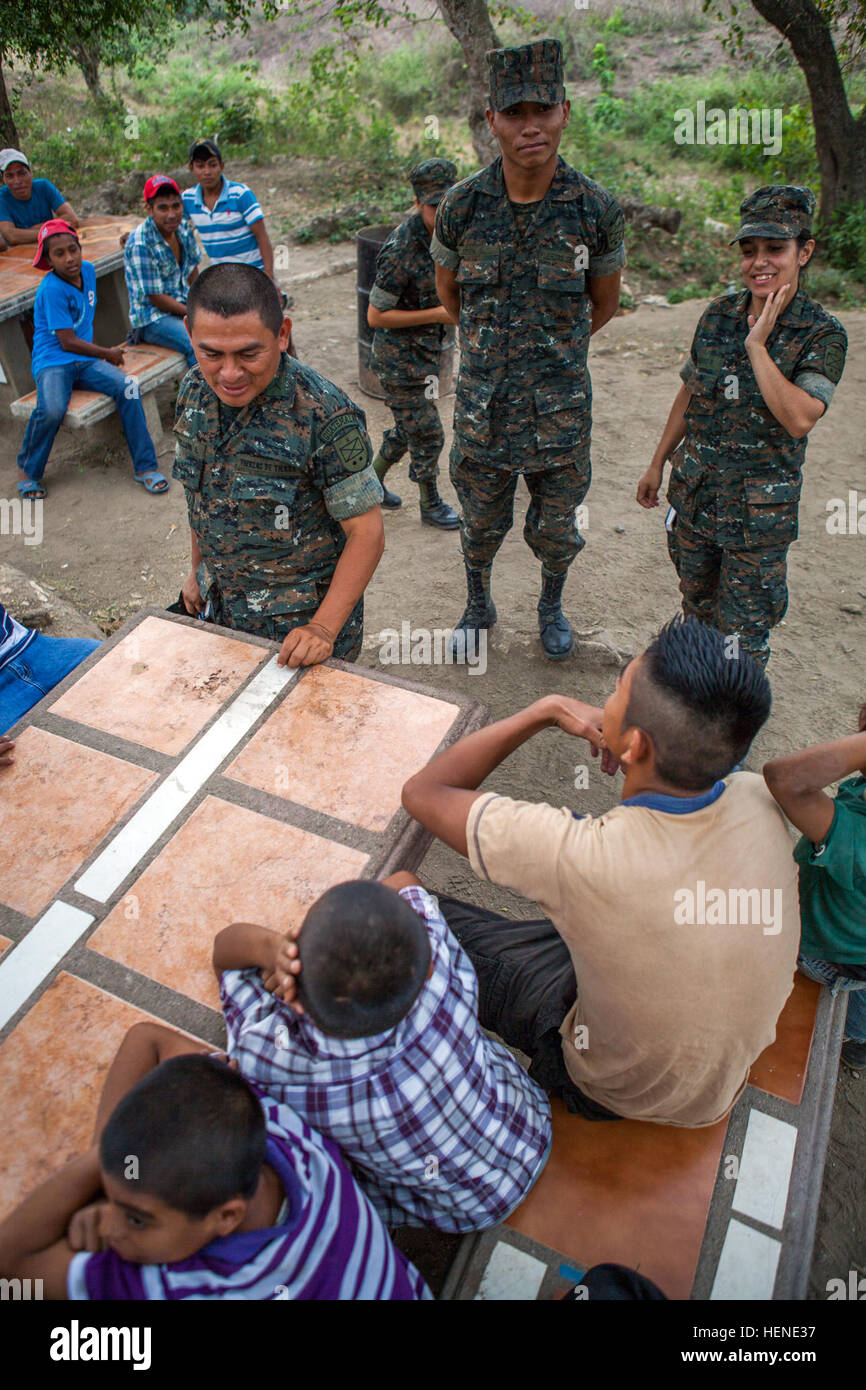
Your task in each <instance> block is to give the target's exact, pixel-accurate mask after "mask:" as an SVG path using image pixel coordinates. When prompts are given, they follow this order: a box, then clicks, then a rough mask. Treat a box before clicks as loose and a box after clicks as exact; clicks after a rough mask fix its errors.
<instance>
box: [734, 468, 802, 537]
mask: <svg viewBox="0 0 866 1390" xmlns="http://www.w3.org/2000/svg"><path fill="white" fill-rule="evenodd" d="M800 487H801V484H800V482H799V481H797V482H793V483H792V482H785V481H780V480H779V479H778V478H748V479H747V480H746V481H745V482H744V483H743V500H744V507H743V530H744V533H745V539H746V543H747V545H750V546H761V547H762V548H765V549H768V550H770V549H774V548H779V547H781V546H785V545H790V544H791V542H792V541H795V540H796V539H797V507H798V503H799V501H800Z"/></svg>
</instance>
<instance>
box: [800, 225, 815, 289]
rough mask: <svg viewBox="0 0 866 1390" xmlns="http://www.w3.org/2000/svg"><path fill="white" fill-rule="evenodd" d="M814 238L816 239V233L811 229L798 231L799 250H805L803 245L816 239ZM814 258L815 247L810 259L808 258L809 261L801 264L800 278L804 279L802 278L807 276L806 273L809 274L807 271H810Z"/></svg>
mask: <svg viewBox="0 0 866 1390" xmlns="http://www.w3.org/2000/svg"><path fill="white" fill-rule="evenodd" d="M814 239H815V233H814V232H810V231H805V232H798V233H797V250H798V251H802V250H803V247H804V246H805V245H806V243H807V242H808V241H814ZM814 259H815V248H814V247H813V248H812V254H811V256H810V257H809V259H808V261H807V262H806V264H805V265H801V266H800V276H799V278H800V280H802V279H803V278H804V277H805V276H806V274H807V272H808V270H809V266H810V265H811V264H812V261H813V260H814Z"/></svg>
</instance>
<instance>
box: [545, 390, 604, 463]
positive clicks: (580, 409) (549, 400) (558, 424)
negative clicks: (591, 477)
mask: <svg viewBox="0 0 866 1390" xmlns="http://www.w3.org/2000/svg"><path fill="white" fill-rule="evenodd" d="M533 395H534V399H535V442H536V445H537V447H538V448H539V449H563V450H564V449H569V450H572V451H575V450H578V449H579V448H581V446H582V445H584V444H586V443H588V442H589V434H590V426H591V422H590V414H589V402H588V401H587V397H586V392H584V391H581V390H580V389H579V388H577V387H574V386H570V387H566V388H565V389H557V388H556V387H553V386H540V387H539V388H538V390H536V391H535V392H533Z"/></svg>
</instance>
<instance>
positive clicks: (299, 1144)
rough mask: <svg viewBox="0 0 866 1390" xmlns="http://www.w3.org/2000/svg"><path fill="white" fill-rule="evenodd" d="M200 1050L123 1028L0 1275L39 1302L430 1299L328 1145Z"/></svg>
mask: <svg viewBox="0 0 866 1390" xmlns="http://www.w3.org/2000/svg"><path fill="white" fill-rule="evenodd" d="M208 1052H209V1049H207V1048H202V1047H201V1046H197V1045H196V1044H195V1043H194V1042H193V1041H192V1040H191V1039H190V1038H187V1037H184V1036H183V1035H182V1034H180V1033H175V1032H174V1031H173V1030H172V1029H170V1028H164V1027H162V1026H161V1025H159V1024H155V1023H138V1024H136V1025H135V1026H134V1027H133V1028H131V1029H130V1031H129V1032H128V1033H127V1035H126V1037H125V1038H124V1040H123V1042H122V1044H121V1046H120V1050H119V1051H118V1053H117V1056H116V1057H115V1059H114V1062H113V1063H112V1066H111V1070H110V1071H109V1073H108V1077H107V1078H106V1082H105V1087H104V1089H103V1092H102V1098H101V1100H100V1103H99V1109H98V1111H97V1116H96V1133H95V1135H94V1141H93V1145H92V1147H91V1148H90V1149H89V1150H88V1151H87V1152H86V1153H84V1154H82V1155H81V1156H80V1157H78V1158H74V1159H73V1160H72V1162H71V1163H67V1164H66V1166H65V1167H64V1168H62V1169H61V1170H60V1171H59V1172H57V1173H54V1174H53V1176H52V1177H50V1178H48V1180H47V1181H46V1182H44V1183H42V1185H41V1186H40V1187H38V1188H37V1189H36V1191H35V1192H33V1193H31V1195H30V1196H29V1197H27V1198H26V1199H25V1201H24V1202H22V1203H21V1205H20V1206H19V1207H18V1208H17V1209H16V1210H15V1211H13V1212H12V1214H11V1215H10V1216H8V1217H7V1218H6V1220H5V1221H4V1222H3V1223H2V1225H0V1276H2V1277H3V1278H4V1279H21V1278H24V1279H31V1278H36V1279H39V1280H41V1281H42V1286H43V1293H44V1296H45V1297H46V1298H48V1299H64V1298H67V1299H99V1300H102V1299H106V1300H116V1299H122V1300H126V1299H154V1300H180V1299H196V1300H202V1299H223V1298H226V1299H234V1300H238V1299H248V1300H253V1299H254V1300H259V1299H276V1300H294V1299H304V1300H313V1299H314V1300H320V1301H335V1300H341V1301H342V1300H354V1301H361V1300H364V1301H372V1300H379V1301H406V1302H408V1301H415V1300H428V1299H430V1297H431V1294H430V1291H429V1289H428V1288H427V1286H426V1285H425V1283H424V1281H423V1279H422V1278H421V1276H420V1275H419V1273H418V1271H417V1270H416V1269H414V1267H413V1266H412V1265H411V1264H410V1263H409V1262H408V1260H407V1259H406V1258H405V1256H403V1255H402V1254H400V1253H399V1251H397V1250H396V1249H395V1248H394V1246H393V1245H392V1244H391V1240H390V1238H389V1236H388V1232H387V1231H386V1230H385V1227H384V1225H383V1224H382V1222H381V1220H380V1219H379V1217H378V1216H377V1215H376V1213H375V1211H374V1210H373V1208H372V1207H371V1205H370V1203H369V1202H368V1200H367V1198H366V1197H365V1196H364V1195H363V1193H362V1192H361V1191H360V1189H359V1188H358V1186H357V1185H356V1183H355V1181H354V1179H353V1177H352V1174H351V1173H350V1171H349V1168H348V1167H347V1165H346V1163H345V1160H344V1159H343V1158H342V1157H341V1155H340V1152H339V1150H338V1149H337V1146H336V1145H335V1144H332V1143H330V1142H329V1140H327V1139H323V1138H322V1137H321V1135H319V1134H317V1133H316V1131H315V1130H314V1129H311V1128H310V1127H309V1125H307V1124H305V1123H304V1121H303V1120H302V1119H301V1118H300V1116H298V1115H297V1114H296V1113H295V1112H294V1111H293V1110H291V1109H290V1108H289V1107H288V1106H286V1105H279V1104H277V1103H275V1102H273V1101H269V1100H268V1099H267V1097H264V1096H262V1095H261V1093H260V1092H259V1091H257V1090H256V1088H254V1087H252V1086H250V1085H249V1083H248V1082H246V1081H244V1080H243V1078H242V1077H240V1076H239V1075H238V1074H237V1072H235V1071H233V1070H232V1069H231V1068H230V1067H228V1066H227V1065H226V1063H225V1059H224V1058H220V1057H217V1056H214V1055H213V1054H211V1055H207V1053H208ZM40 1296H41V1295H40Z"/></svg>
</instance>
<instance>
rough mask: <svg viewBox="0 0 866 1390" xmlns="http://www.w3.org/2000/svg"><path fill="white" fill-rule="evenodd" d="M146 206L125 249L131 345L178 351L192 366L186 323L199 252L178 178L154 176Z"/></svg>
mask: <svg viewBox="0 0 866 1390" xmlns="http://www.w3.org/2000/svg"><path fill="white" fill-rule="evenodd" d="M144 202H145V206H146V207H147V211H148V217H147V219H146V220H145V221H144V222H142V223H141V224H140V225H139V226H138V227H136V228H135V230H134V231H133V232H130V234H129V237H128V238H127V240H126V244H125V246H124V250H123V257H124V271H125V274H126V288H127V290H128V292H129V322H130V325H131V327H132V332H131V333H130V341H131V342H134V343H137V342H144V343H157V344H158V345H159V346H160V347H168V348H174V350H175V352H182V353H183V355H184V357H185V358H186V362H187V366H188V367H194V366H195V353H194V352H193V350H192V343H191V342H190V340H189V334H188V333H187V331H186V328H185V327H184V322H183V321H184V317H185V316H186V297H187V294H188V293H189V287H190V285H191V284H192V282H193V281H194V280H195V278H196V276H197V275H198V263H199V261H200V260H201V250H200V248H199V245H198V242H197V241H196V239H195V233H194V231H193V228H192V223H191V222H190V221H189V219H188V218H187V217H186V216H185V214H184V210H183V200H182V198H181V194H180V189H179V188H178V186H177V184H176V183H175V181H174V179H170V178H168V177H167V175H165V174H154V176H153V178H149V179H148V181H147V183H146V184H145V185H144Z"/></svg>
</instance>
